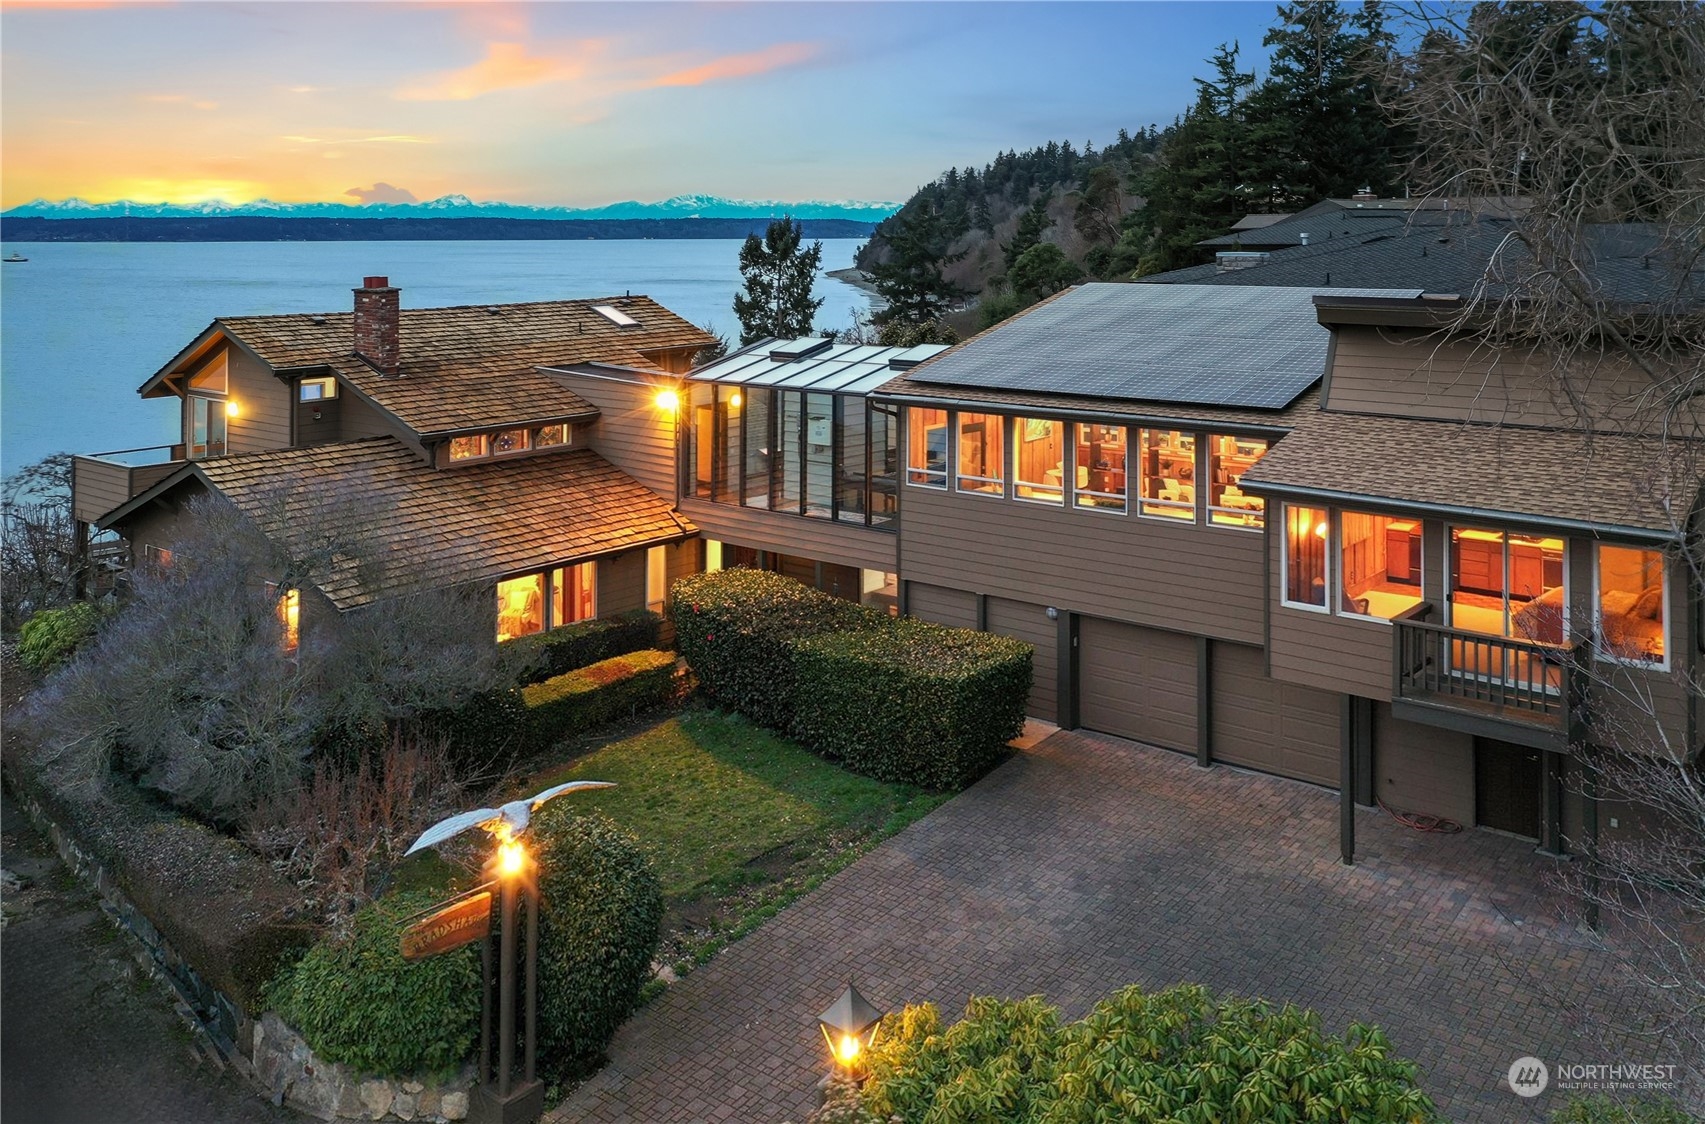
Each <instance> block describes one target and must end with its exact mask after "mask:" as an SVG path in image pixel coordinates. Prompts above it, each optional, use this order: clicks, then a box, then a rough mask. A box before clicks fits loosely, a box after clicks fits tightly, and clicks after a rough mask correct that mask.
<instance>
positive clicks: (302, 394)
mask: <svg viewBox="0 0 1705 1124" xmlns="http://www.w3.org/2000/svg"><path fill="white" fill-rule="evenodd" d="M336 397H337V380H336V379H335V378H332V377H331V376H330V375H326V376H323V377H321V378H313V379H303V380H302V381H301V382H299V383H297V384H296V400H297V401H298V402H321V401H324V400H325V399H327V398H336Z"/></svg>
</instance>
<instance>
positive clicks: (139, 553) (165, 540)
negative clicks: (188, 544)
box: [121, 480, 207, 562]
mask: <svg viewBox="0 0 1705 1124" xmlns="http://www.w3.org/2000/svg"><path fill="white" fill-rule="evenodd" d="M206 493H207V489H206V488H205V487H203V486H202V484H201V481H199V480H189V481H186V482H185V483H184V484H183V485H182V486H181V487H178V488H174V489H172V492H171V496H170V498H169V499H163V500H161V501H160V502H158V503H150V504H146V505H144V506H143V507H141V508H140V509H138V510H137V511H136V512H134V513H133V514H132V515H131V517H130V518H129V519H128V520H127V521H126V522H125V524H124V526H123V527H122V528H121V530H122V531H123V533H124V537H125V538H126V539H128V540H129V541H130V555H131V558H133V559H134V560H136V561H137V562H141V561H142V560H143V558H144V556H145V555H146V553H147V548H148V547H150V546H152V547H156V548H166V549H169V548H171V547H172V546H173V544H175V543H176V542H177V541H178V539H179V538H180V537H181V536H182V535H183V534H184V531H185V528H184V515H185V512H184V505H185V504H187V503H188V502H189V501H190V500H191V499H193V498H195V497H196V496H201V495H205V494H206Z"/></svg>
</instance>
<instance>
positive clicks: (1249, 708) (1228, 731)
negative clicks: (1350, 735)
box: [1210, 643, 1339, 788]
mask: <svg viewBox="0 0 1705 1124" xmlns="http://www.w3.org/2000/svg"><path fill="white" fill-rule="evenodd" d="M1263 663H1264V661H1263V660H1262V658H1261V649H1259V648H1251V647H1247V646H1246V645H1243V644H1221V643H1216V644H1214V648H1213V661H1212V668H1211V671H1210V683H1211V685H1212V688H1213V758H1214V760H1215V761H1225V762H1227V763H1229V764H1232V765H1245V766H1247V767H1249V768H1251V769H1260V770H1262V771H1263V772H1267V773H1277V774H1279V775H1280V776H1282V777H1295V778H1297V779H1298V780H1304V781H1313V782H1315V783H1316V784H1324V785H1331V786H1333V787H1334V788H1336V787H1337V785H1338V739H1339V696H1338V695H1335V694H1333V693H1331V692H1330V691H1317V690H1315V689H1314V688H1313V687H1299V686H1297V685H1296V684H1294V683H1280V682H1278V681H1277V680H1274V679H1269V678H1267V674H1266V670H1265V668H1264V666H1263Z"/></svg>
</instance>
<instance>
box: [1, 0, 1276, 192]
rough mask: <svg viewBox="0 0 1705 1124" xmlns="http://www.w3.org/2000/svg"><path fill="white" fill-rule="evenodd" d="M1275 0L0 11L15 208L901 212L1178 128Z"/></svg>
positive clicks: (4, 170) (1256, 49) (101, 6)
mask: <svg viewBox="0 0 1705 1124" xmlns="http://www.w3.org/2000/svg"><path fill="white" fill-rule="evenodd" d="M1273 11H1274V9H1273V5H1272V4H1271V3H1236V4H1232V3H1224V4H1214V3H1202V4H1168V3H1152V4H1144V3H1126V4H1116V3H1103V4H1017V3H1012V4H973V3H951V4H899V3H885V4H876V3H832V4H791V3H689V4H663V3H629V4H620V5H616V4H576V3H540V4H508V3H475V4H430V3H411V2H399V3H337V2H324V3H311V2H300V0H298V2H291V3H282V2H274V3H257V4H249V3H225V2H209V3H201V2H188V3H175V4H174V3H100V2H98V0H97V2H92V3H87V2H86V3H78V2H71V3H14V2H12V0H4V2H3V3H0V95H3V101H0V206H4V207H12V206H16V205H18V204H20V203H23V202H26V201H28V200H30V199H33V198H35V197H38V196H45V197H47V198H50V199H59V198H64V197H66V196H72V195H76V196H81V197H82V198H85V199H88V200H91V201H95V202H101V201H107V200H113V199H121V198H129V199H137V200H143V201H150V202H158V201H162V200H164V201H170V202H194V201H199V200H203V199H208V198H222V199H225V200H227V201H229V202H246V201H248V200H252V199H256V198H260V197H266V198H271V199H276V200H280V201H290V202H298V201H307V200H322V201H341V202H356V201H358V200H361V199H371V200H375V201H402V200H406V199H407V198H409V197H410V196H412V197H414V198H418V199H422V200H424V199H430V198H433V197H435V196H439V195H444V194H449V193H453V192H455V193H461V194H465V195H468V196H471V197H473V198H475V199H479V200H495V199H501V200H505V201H509V202H515V203H534V204H550V205H567V206H590V205H597V204H600V203H607V202H613V201H616V200H622V199H642V200H650V199H659V198H664V197H667V196H671V195H677V194H684V193H689V192H705V193H710V194H717V195H727V196H734V197H744V198H765V199H769V198H774V199H784V200H801V199H810V198H857V199H893V200H900V199H904V198H906V197H907V196H908V195H909V194H910V193H911V192H912V191H913V190H914V189H915V188H916V187H917V186H918V185H919V184H920V183H923V182H926V181H928V180H929V179H931V178H933V177H934V176H935V175H936V174H937V173H939V172H940V171H941V170H942V169H944V168H945V167H947V166H948V165H949V164H954V165H959V166H963V165H966V164H976V165H978V166H981V165H982V164H983V163H985V162H987V161H988V159H989V158H990V157H991V156H993V155H994V153H996V152H997V151H1000V150H1003V149H1006V148H1017V149H1022V148H1026V147H1030V146H1032V145H1035V144H1038V143H1043V142H1045V141H1047V140H1048V139H1050V138H1054V139H1060V138H1066V137H1069V138H1071V139H1072V140H1073V141H1074V143H1077V144H1080V145H1081V144H1082V143H1083V141H1084V140H1086V139H1087V140H1094V141H1095V142H1096V143H1097V144H1100V143H1102V142H1104V141H1106V140H1109V139H1111V138H1112V137H1113V136H1114V134H1115V133H1117V131H1118V130H1119V129H1120V128H1129V129H1135V128H1137V127H1139V126H1142V125H1146V124H1150V123H1156V122H1161V123H1164V122H1166V121H1169V120H1171V118H1172V117H1173V116H1174V115H1175V114H1177V113H1178V112H1179V111H1180V110H1181V109H1182V108H1184V106H1185V105H1187V104H1188V103H1189V101H1190V100H1191V99H1192V98H1193V96H1194V86H1193V85H1192V83H1191V76H1192V75H1194V74H1200V73H1204V72H1205V66H1204V64H1203V63H1202V59H1204V58H1205V57H1206V56H1207V55H1208V54H1209V53H1211V52H1212V51H1213V50H1214V48H1215V47H1216V46H1217V45H1218V44H1219V43H1220V42H1222V41H1225V40H1232V39H1238V40H1241V41H1242V44H1243V47H1244V50H1245V58H1246V59H1249V60H1250V61H1251V62H1253V63H1259V61H1260V60H1261V59H1262V57H1263V52H1262V50H1261V46H1260V41H1261V35H1262V33H1263V31H1264V30H1265V29H1266V27H1267V26H1268V25H1269V24H1270V23H1271V21H1272V18H1273Z"/></svg>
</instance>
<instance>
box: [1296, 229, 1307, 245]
mask: <svg viewBox="0 0 1705 1124" xmlns="http://www.w3.org/2000/svg"><path fill="white" fill-rule="evenodd" d="M1297 237H1298V238H1300V239H1302V244H1303V245H1304V246H1306V245H1308V231H1306V230H1305V231H1303V232H1302V233H1301V234H1299V235H1297Z"/></svg>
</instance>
